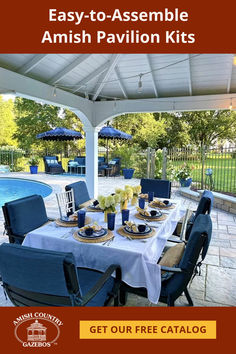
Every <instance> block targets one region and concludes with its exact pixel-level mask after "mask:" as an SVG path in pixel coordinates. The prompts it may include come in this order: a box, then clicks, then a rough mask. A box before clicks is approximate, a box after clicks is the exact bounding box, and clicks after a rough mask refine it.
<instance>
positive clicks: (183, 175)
mask: <svg viewBox="0 0 236 354" xmlns="http://www.w3.org/2000/svg"><path fill="white" fill-rule="evenodd" d="M192 170H194V166H189V165H188V164H186V163H184V164H183V165H182V166H181V167H180V169H178V170H177V173H176V178H177V179H187V178H190V176H191V171H192Z"/></svg>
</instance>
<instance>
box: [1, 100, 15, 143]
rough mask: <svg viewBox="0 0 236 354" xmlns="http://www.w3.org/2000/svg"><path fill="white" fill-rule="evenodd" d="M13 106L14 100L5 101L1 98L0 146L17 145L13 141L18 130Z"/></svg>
mask: <svg viewBox="0 0 236 354" xmlns="http://www.w3.org/2000/svg"><path fill="white" fill-rule="evenodd" d="M13 106H14V105H13V101H12V100H8V101H4V100H3V99H2V97H1V96H0V146H2V145H14V146H16V144H17V142H16V141H15V140H14V139H13V134H14V132H15V130H16V124H15V121H14V112H13Z"/></svg>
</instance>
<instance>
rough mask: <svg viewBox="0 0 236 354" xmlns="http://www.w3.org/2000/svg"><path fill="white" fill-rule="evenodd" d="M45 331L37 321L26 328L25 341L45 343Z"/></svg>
mask: <svg viewBox="0 0 236 354" xmlns="http://www.w3.org/2000/svg"><path fill="white" fill-rule="evenodd" d="M46 330H47V328H46V327H44V326H43V325H42V324H41V323H39V322H38V320H35V322H34V323H31V325H30V326H29V327H27V340H28V341H32V342H39V341H46Z"/></svg>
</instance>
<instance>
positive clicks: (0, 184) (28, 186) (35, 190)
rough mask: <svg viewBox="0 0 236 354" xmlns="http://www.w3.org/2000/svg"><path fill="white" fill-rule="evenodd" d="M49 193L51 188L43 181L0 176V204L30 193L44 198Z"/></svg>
mask: <svg viewBox="0 0 236 354" xmlns="http://www.w3.org/2000/svg"><path fill="white" fill-rule="evenodd" d="M51 193H52V188H51V187H50V186H49V185H47V184H45V183H41V182H37V181H32V180H27V179H23V178H0V206H2V205H4V204H5V203H6V202H10V201H11V200H15V199H19V198H23V197H28V196H29V195H32V194H39V195H41V196H42V197H43V198H45V197H47V196H48V195H50V194H51Z"/></svg>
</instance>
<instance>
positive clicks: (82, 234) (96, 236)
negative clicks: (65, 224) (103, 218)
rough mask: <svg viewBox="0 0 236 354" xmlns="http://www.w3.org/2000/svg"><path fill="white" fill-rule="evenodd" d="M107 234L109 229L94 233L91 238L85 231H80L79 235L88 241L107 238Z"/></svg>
mask: <svg viewBox="0 0 236 354" xmlns="http://www.w3.org/2000/svg"><path fill="white" fill-rule="evenodd" d="M106 234H107V229H103V228H102V229H101V230H99V231H94V233H93V234H92V235H91V236H88V235H86V233H85V231H84V230H78V235H79V236H81V237H83V238H86V239H88V240H89V239H91V238H100V237H103V236H105V235H106Z"/></svg>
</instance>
